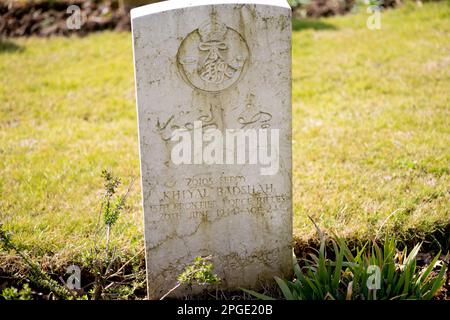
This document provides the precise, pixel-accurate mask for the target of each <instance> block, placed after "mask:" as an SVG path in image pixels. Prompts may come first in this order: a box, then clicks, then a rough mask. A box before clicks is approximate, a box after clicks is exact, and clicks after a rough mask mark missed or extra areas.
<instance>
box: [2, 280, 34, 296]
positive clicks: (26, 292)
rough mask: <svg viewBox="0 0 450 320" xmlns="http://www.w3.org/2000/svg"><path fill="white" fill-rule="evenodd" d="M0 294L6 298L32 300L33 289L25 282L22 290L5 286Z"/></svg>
mask: <svg viewBox="0 0 450 320" xmlns="http://www.w3.org/2000/svg"><path fill="white" fill-rule="evenodd" d="M0 296H1V297H2V298H4V299H5V300H32V297H31V289H30V286H29V285H28V283H25V284H24V285H23V286H22V289H20V290H18V289H17V288H14V287H10V288H5V289H3V291H2V293H1V294H0Z"/></svg>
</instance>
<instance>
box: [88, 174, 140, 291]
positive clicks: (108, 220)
mask: <svg viewBox="0 0 450 320" xmlns="http://www.w3.org/2000/svg"><path fill="white" fill-rule="evenodd" d="M102 178H103V180H104V190H105V191H104V194H103V197H102V200H101V208H100V212H99V217H98V223H97V228H96V236H95V239H94V246H93V249H92V250H91V252H90V256H89V257H88V258H89V260H90V262H91V265H92V270H93V271H94V273H95V275H96V276H95V280H94V286H93V288H92V289H91V291H90V292H91V295H92V299H94V300H97V299H100V298H101V297H102V295H103V293H104V292H105V290H112V289H113V288H112V286H114V282H112V283H109V284H107V282H108V279H110V278H111V277H113V276H116V275H117V272H113V270H112V265H113V263H114V261H115V260H116V259H117V257H116V255H115V253H116V250H115V248H114V249H113V250H111V248H110V239H111V230H112V227H113V226H114V225H115V224H116V223H117V221H118V219H119V217H120V215H121V214H122V213H123V211H124V209H125V202H126V199H127V197H128V194H129V192H130V190H131V186H132V183H133V181H132V182H131V184H130V186H129V187H128V189H127V191H126V192H125V193H124V194H118V188H119V186H120V184H121V181H120V179H119V178H118V177H116V176H114V175H113V174H112V173H111V172H109V171H108V170H103V171H102ZM101 221H103V224H102V223H100V222H101ZM103 230H105V233H104V234H105V237H106V244H104V248H103V244H101V243H102V242H101V241H100V240H99V239H98V238H97V235H98V234H99V232H100V231H103ZM123 267H125V266H122V268H120V269H119V270H122V269H123ZM115 285H118V284H115Z"/></svg>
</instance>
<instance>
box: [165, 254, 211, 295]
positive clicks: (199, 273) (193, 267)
mask: <svg viewBox="0 0 450 320" xmlns="http://www.w3.org/2000/svg"><path fill="white" fill-rule="evenodd" d="M210 260H211V256H207V257H196V258H195V259H194V262H193V263H192V264H190V265H188V266H187V267H186V268H185V269H184V271H183V272H182V273H181V274H180V275H179V276H178V282H177V284H176V285H175V286H174V287H173V288H172V289H170V290H169V291H168V292H167V293H166V294H165V295H164V296H163V297H161V300H163V299H164V298H166V297H167V296H168V295H169V294H171V293H172V292H173V291H175V290H176V289H177V288H178V287H180V286H181V285H182V284H186V285H188V286H193V285H199V286H204V285H208V284H218V283H220V278H219V277H218V276H217V274H215V273H214V272H213V270H214V265H213V264H212V263H211V262H210Z"/></svg>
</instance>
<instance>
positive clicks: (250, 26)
mask: <svg viewBox="0 0 450 320" xmlns="http://www.w3.org/2000/svg"><path fill="white" fill-rule="evenodd" d="M131 17H132V29H133V44H134V59H135V80H136V97H137V109H138V123H139V143H140V160H141V176H142V195H143V207H144V227H145V249H146V263H147V280H148V295H149V297H150V298H151V299H156V298H159V297H161V296H162V295H163V294H164V293H166V292H167V291H168V290H169V289H170V288H172V287H173V286H174V285H175V283H176V281H177V276H178V275H179V273H180V272H181V271H182V270H183V268H184V267H185V266H186V265H187V264H189V263H191V262H192V260H193V259H194V258H195V257H196V256H211V257H212V262H213V263H214V266H215V271H216V272H217V273H218V275H219V277H220V278H221V280H222V281H221V284H220V286H221V287H222V288H223V289H237V288H241V287H245V288H256V289H257V288H258V287H259V286H261V285H262V284H263V283H265V282H267V281H272V279H273V276H275V275H277V276H288V275H289V273H290V272H291V269H292V201H291V198H292V197H291V192H292V191H291V189H292V187H291V175H292V171H291V141H292V139H291V11H290V7H289V5H288V3H287V2H286V1H285V0H273V1H269V0H255V1H244V0H233V1H229V0H221V1H220V0H208V1H206V0H203V1H202V0H195V1H176V0H173V1H165V2H162V3H157V4H152V5H148V6H144V7H140V8H136V9H133V10H132V11H131ZM179 293H183V292H182V291H179Z"/></svg>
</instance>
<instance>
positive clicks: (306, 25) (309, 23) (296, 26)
mask: <svg viewBox="0 0 450 320" xmlns="http://www.w3.org/2000/svg"><path fill="white" fill-rule="evenodd" d="M306 29H312V30H337V28H336V27H335V26H334V25H332V24H329V23H326V22H322V21H320V20H314V19H307V18H305V19H296V18H294V19H292V30H294V31H300V30H306Z"/></svg>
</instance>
